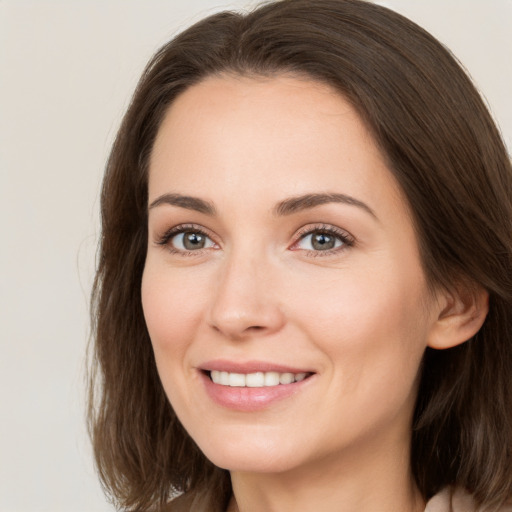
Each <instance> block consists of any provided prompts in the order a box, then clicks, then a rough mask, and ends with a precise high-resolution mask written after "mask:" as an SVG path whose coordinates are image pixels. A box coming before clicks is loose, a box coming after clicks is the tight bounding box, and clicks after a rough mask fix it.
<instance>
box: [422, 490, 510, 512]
mask: <svg viewBox="0 0 512 512" xmlns="http://www.w3.org/2000/svg"><path fill="white" fill-rule="evenodd" d="M425 512H483V510H482V509H481V508H480V507H478V506H477V504H476V502H475V500H474V499H473V498H472V496H471V495H470V494H468V493H467V492H466V491H464V490H463V489H459V488H455V489H454V488H452V487H446V488H445V489H443V490H442V491H441V492H440V493H439V494H436V495H435V496H433V497H432V498H431V499H430V500H429V502H428V503H427V506H426V508H425ZM496 512H512V504H509V505H504V506H503V507H501V508H500V509H499V510H497V511H496Z"/></svg>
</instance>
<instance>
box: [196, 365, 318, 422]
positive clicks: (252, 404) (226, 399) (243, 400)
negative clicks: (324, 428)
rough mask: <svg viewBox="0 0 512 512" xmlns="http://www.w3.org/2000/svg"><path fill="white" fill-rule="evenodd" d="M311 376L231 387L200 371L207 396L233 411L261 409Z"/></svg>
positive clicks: (276, 400)
mask: <svg viewBox="0 0 512 512" xmlns="http://www.w3.org/2000/svg"><path fill="white" fill-rule="evenodd" d="M312 377H313V376H309V377H307V378H306V379H304V380H301V381H299V382H293V383H292V384H279V385H278V386H266V387H261V388H247V387H231V386H221V385H220V384H215V383H214V382H213V381H212V380H211V379H210V377H209V375H207V374H205V373H203V372H201V378H202V380H203V383H204V386H205V388H206V392H207V394H208V396H209V397H210V398H211V399H212V400H213V401H214V402H215V403H217V404H218V405H221V406H222V407H225V408H227V409H231V410H234V411H242V412H253V411H261V410H263V409H266V408H267V407H269V406H271V405H272V404H274V403H275V402H278V401H280V400H284V399H285V398H289V397H291V396H293V395H295V394H296V393H298V392H300V391H301V390H302V388H303V387H304V386H306V385H307V384H308V383H309V381H310V380H311V379H312Z"/></svg>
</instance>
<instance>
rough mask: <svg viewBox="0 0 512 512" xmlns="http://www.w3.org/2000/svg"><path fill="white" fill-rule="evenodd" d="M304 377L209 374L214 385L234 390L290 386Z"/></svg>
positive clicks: (280, 374) (264, 373) (212, 372)
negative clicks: (281, 385) (229, 387)
mask: <svg viewBox="0 0 512 512" xmlns="http://www.w3.org/2000/svg"><path fill="white" fill-rule="evenodd" d="M306 376H307V374H306V373H279V372H256V373H230V372H221V371H218V370H212V371H211V372H210V377H211V379H212V381H213V382H214V383H215V384H220V385H222V386H231V387H234V388H244V387H248V388H263V387H271V386H278V385H279V384H292V383H293V382H300V381H301V380H304V379H305V378H306Z"/></svg>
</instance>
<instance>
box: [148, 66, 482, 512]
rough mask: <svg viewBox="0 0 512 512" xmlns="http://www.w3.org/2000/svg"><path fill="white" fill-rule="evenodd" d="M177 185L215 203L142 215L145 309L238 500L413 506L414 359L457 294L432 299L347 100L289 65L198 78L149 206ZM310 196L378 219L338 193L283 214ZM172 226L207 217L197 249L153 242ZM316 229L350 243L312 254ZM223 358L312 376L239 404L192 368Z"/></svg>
mask: <svg viewBox="0 0 512 512" xmlns="http://www.w3.org/2000/svg"><path fill="white" fill-rule="evenodd" d="M171 193H172V194H182V195H186V196H193V197H197V198H200V199H202V200H204V201H207V202H208V203H210V204H211V205H213V206H214V207H215V210H216V213H215V215H210V214H207V213H205V212H202V211H197V210H195V209H191V207H190V204H188V205H185V206H186V207H184V206H183V205H182V206H179V205H176V204H167V203H165V202H164V203H162V204H158V205H156V206H153V207H151V208H150V209H149V224H148V227H149V237H148V238H149V240H148V252H147V261H146V266H145V270H144V275H143V281H142V301H143V307H144V314H145V318H146V322H147V326H148V330H149V333H150V337H151V340H152V344H153V348H154V353H155V358H156V362H157V366H158V370H159V374H160V377H161V380H162V384H163V386H164V389H165V391H166V394H167V396H168V398H169V400H170V402H171V403H172V406H173V408H174V410H175V411H176V413H177V415H178V417H179V418H180V420H181V422H182V423H183V425H184V427H185V428H186V430H187V431H188V432H189V434H190V435H191V437H192V438H193V439H194V440H195V442H196V443H197V444H198V446H199V447H200V448H201V449H202V450H203V452H204V453H205V455H206V456H207V457H208V458H209V459H210V460H212V461H213V462H214V463H215V464H216V465H218V466H220V467H222V468H226V469H229V470H230V472H231V476H232V482H233V489H234V499H233V500H232V502H231V504H230V510H240V511H242V512H248V511H250V512H259V511H266V512H269V511H280V512H283V511H292V510H293V511H297V510H300V511H303V512H309V511H311V512H312V511H318V510H343V511H347V512H350V511H358V512H364V511H375V510H379V511H381V512H386V511H390V512H396V511H401V510H403V511H408V512H409V511H415V510H423V509H424V506H425V504H424V502H423V501H422V499H421V497H420V495H419V492H418V490H417V488H416V487H415V485H414V482H413V478H412V475H411V472H410V467H409V456H410V448H409V444H410V430H411V426H410V425H411V416H412V411H413V407H414V402H415V397H416V389H417V377H418V368H419V365H420V362H421V358H422V356H423V353H424V350H425V347H426V346H427V345H429V344H436V343H437V344H439V343H441V342H440V341H439V340H440V337H439V332H440V330H441V327H440V322H441V321H443V322H444V324H446V325H451V326H452V327H453V317H454V315H448V314H447V311H448V310H450V308H452V309H453V307H454V301H453V300H451V298H450V296H448V294H441V293H436V294H432V293H431V292H429V289H428V287H427V283H426V280H425V275H424V272H423V269H422V265H421V261H420V255H419V251H418V244H417V240H416V236H415V233H414V229H413V225H412V222H411V219H410V215H409V210H408V206H407V203H406V201H405V200H404V198H403V197H402V195H401V193H400V191H399V189H398V186H397V184H396V182H395V180H394V178H393V176H392V174H391V173H390V171H389V169H388V168H387V167H386V163H385V161H384V158H383V157H382V155H381V154H380V152H379V150H378V149H377V147H376V145H375V143H374V141H373V140H372V137H371V136H370V134H369V132H368V130H367V129H366V127H365V125H364V124H363V122H362V121H361V119H360V118H359V116H358V115H357V113H356V112H355V110H354V109H353V108H352V107H351V106H350V104H349V103H348V102H347V101H345V99H344V98H343V97H342V96H340V95H339V94H337V93H336V92H334V91H333V90H332V89H330V88H329V87H328V86H326V85H322V84H318V83H316V82H312V81H307V80H303V79H299V78H296V77H295V78H294V77H292V76H280V77H274V78H248V77H245V78H242V77H233V76H222V77H212V78H208V79H206V80H204V81H203V82H201V83H200V84H198V85H195V86H193V87H191V88H189V89H188V90H187V91H185V92H184V93H183V94H182V95H181V96H179V97H178V99H177V100H176V101H175V102H174V103H173V105H172V106H171V108H170V109H169V111H168V113H167V115H166V117H165V119H164V121H163V124H162V126H161V128H160V130H159V133H158V136H157V139H156V142H155V145H154V149H153V153H152V156H151V161H150V173H149V204H152V203H154V202H155V201H156V200H157V199H158V198H160V197H162V196H163V195H164V194H171ZM311 193H329V194H334V193H336V194H344V195H347V196H350V197H352V198H355V199H357V200H358V201H361V202H363V203H364V204H365V205H366V206H367V207H368V210H371V212H372V213H370V212H369V211H368V210H367V209H365V208H364V207H362V206H360V205H354V204H346V203H338V202H331V203H326V204H322V205H318V206H315V207H312V208H305V209H300V210H297V211H294V212H291V213H289V214H287V215H277V214H276V212H275V207H276V205H277V204H279V203H280V202H282V201H284V200H286V199H288V198H293V197H297V196H301V195H303V194H311ZM180 224H194V228H190V227H188V228H187V231H194V230H195V229H196V228H197V226H199V227H200V228H201V230H203V231H204V232H205V233H206V234H207V235H208V238H207V239H206V240H207V244H206V246H205V248H203V249H200V250H188V251H186V250H183V246H180V245H179V236H176V237H175V238H171V239H167V240H165V241H164V242H165V243H159V241H160V242H161V241H162V237H163V235H164V234H165V233H166V232H167V231H168V230H169V229H170V228H173V227H176V226H179V225H180ZM323 227H334V228H336V229H337V230H338V231H341V232H342V233H344V234H346V235H347V236H349V240H350V241H351V243H343V242H342V241H341V239H340V240H338V242H337V243H338V247H336V248H335V249H334V250H332V251H330V252H328V253H327V251H321V250H318V249H315V248H314V247H313V246H312V244H311V237H308V236H305V235H304V233H305V232H311V231H314V230H316V233H317V234H318V230H319V228H323ZM308 230H309V231H308ZM180 247H181V249H180ZM459 309H460V308H459ZM462 309H464V308H462ZM466 309H467V308H466ZM464 310H465V309H464ZM473 316H474V315H473ZM448 317H449V318H450V319H452V323H451V324H450V323H449V322H447V321H446V318H448ZM444 324H443V325H444ZM452 330H454V328H453V329H452ZM445 331H446V329H445ZM443 332H444V331H443ZM459 334H460V333H459ZM465 336H466V334H460V336H459V338H460V340H458V341H457V342H460V341H463V340H462V338H464V337H465ZM452 338H453V337H452ZM451 341H452V342H453V343H452V344H454V343H455V340H454V339H452V340H451ZM441 344H442V343H441ZM218 358H222V359H227V360H230V361H239V362H245V361H252V360H258V361H268V362H271V363H274V364H285V365H290V366H293V367H297V368H307V369H308V370H309V371H313V372H314V375H313V376H312V377H311V378H310V379H308V381H306V382H305V383H304V384H305V385H304V386H302V387H301V389H300V391H298V392H297V393H295V394H293V395H292V396H290V397H288V398H286V399H283V400H280V401H277V402H275V403H273V404H271V405H270V406H269V407H267V408H265V409H263V410H259V411H253V412H240V411H233V410H230V409H229V408H226V407H222V406H220V405H218V404H216V403H214V402H213V401H212V400H211V398H210V397H209V396H208V395H207V393H206V392H205V389H204V382H203V380H202V376H201V372H200V371H199V370H198V368H200V367H201V365H202V364H204V363H205V361H210V360H213V359H218Z"/></svg>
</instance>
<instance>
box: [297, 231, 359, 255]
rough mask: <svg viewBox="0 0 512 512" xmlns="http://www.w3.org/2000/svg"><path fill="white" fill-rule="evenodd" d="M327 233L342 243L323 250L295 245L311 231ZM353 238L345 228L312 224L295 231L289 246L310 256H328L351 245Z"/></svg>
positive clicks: (353, 241)
mask: <svg viewBox="0 0 512 512" xmlns="http://www.w3.org/2000/svg"><path fill="white" fill-rule="evenodd" d="M318 232H320V233H327V234H329V235H332V236H334V237H336V238H338V239H340V240H341V241H342V242H343V244H342V245H341V247H335V248H332V249H326V250H323V251H314V250H307V249H299V248H297V245H298V244H299V242H300V241H301V240H303V239H304V238H306V237H307V236H309V235H311V234H313V233H318ZM355 241H356V240H355V238H354V237H353V236H352V235H351V234H350V233H349V232H348V231H346V230H344V229H341V228H338V227H336V226H333V225H332V224H314V225H311V224H310V225H307V226H304V227H302V228H301V229H299V231H297V233H296V234H295V236H294V241H293V243H292V245H291V247H290V250H295V251H299V250H300V251H304V252H306V253H309V254H310V255H312V256H315V257H316V256H330V255H333V254H335V253H339V252H341V251H344V250H346V249H347V248H349V247H351V246H353V245H354V244H355Z"/></svg>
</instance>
